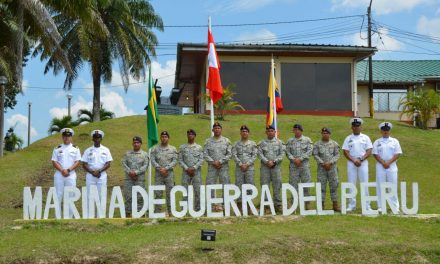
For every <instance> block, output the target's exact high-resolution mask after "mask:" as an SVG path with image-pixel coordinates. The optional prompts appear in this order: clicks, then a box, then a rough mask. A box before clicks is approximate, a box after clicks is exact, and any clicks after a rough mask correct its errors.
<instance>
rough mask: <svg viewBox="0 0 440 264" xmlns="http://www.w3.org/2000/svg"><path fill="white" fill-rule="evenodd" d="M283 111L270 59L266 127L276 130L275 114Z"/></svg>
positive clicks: (272, 63)
mask: <svg viewBox="0 0 440 264" xmlns="http://www.w3.org/2000/svg"><path fill="white" fill-rule="evenodd" d="M282 110H283V103H282V102H281V94H280V90H279V89H278V85H277V81H276V79H275V70H274V62H273V59H272V62H271V67H270V77H269V89H268V91H267V113H266V126H272V127H274V128H275V129H278V125H277V113H279V112H281V111H282Z"/></svg>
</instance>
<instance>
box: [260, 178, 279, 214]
mask: <svg viewBox="0 0 440 264" xmlns="http://www.w3.org/2000/svg"><path fill="white" fill-rule="evenodd" d="M266 199H267V200H266ZM267 205H268V206H269V208H270V212H271V214H272V215H275V214H276V213H275V208H274V206H273V200H272V196H271V195H270V190H269V186H268V185H267V184H265V185H263V186H261V197H260V216H263V215H264V207H265V206H267Z"/></svg>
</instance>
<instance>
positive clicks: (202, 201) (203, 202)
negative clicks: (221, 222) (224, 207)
mask: <svg viewBox="0 0 440 264" xmlns="http://www.w3.org/2000/svg"><path fill="white" fill-rule="evenodd" d="M205 209H206V188H205V185H200V210H199V211H198V212H196V211H194V187H193V186H192V185H190V186H188V211H189V215H191V216H192V217H201V216H203V215H204V214H205Z"/></svg>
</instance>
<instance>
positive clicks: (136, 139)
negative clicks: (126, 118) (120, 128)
mask: <svg viewBox="0 0 440 264" xmlns="http://www.w3.org/2000/svg"><path fill="white" fill-rule="evenodd" d="M135 141H138V142H139V143H142V138H141V137H139V136H134V137H133V142H135Z"/></svg>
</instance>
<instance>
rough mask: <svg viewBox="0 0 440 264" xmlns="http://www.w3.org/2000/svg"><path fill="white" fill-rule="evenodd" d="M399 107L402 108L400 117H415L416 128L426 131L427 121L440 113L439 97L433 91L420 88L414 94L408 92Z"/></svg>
mask: <svg viewBox="0 0 440 264" xmlns="http://www.w3.org/2000/svg"><path fill="white" fill-rule="evenodd" d="M399 107H403V109H402V113H401V114H400V116H401V117H402V115H404V114H406V115H408V116H410V117H413V118H414V117H415V118H416V123H417V126H418V127H420V128H422V129H427V128H428V122H429V120H430V119H431V118H432V117H433V116H434V114H438V113H440V95H439V93H437V92H436V91H434V90H423V89H421V88H419V89H417V90H415V91H414V92H412V91H408V93H407V94H406V97H404V98H402V100H401V101H400V104H399Z"/></svg>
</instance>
